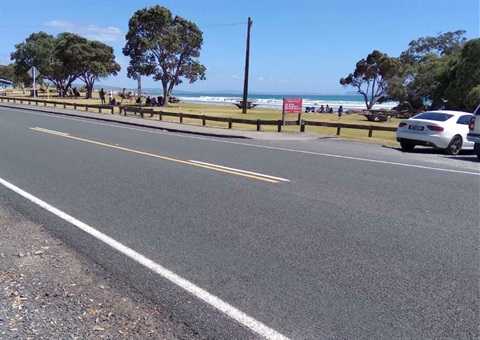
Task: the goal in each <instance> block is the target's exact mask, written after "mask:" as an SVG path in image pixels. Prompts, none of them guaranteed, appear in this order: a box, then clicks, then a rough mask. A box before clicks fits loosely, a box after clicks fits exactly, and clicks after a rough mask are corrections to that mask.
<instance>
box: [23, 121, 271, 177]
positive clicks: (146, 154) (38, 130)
mask: <svg viewBox="0 0 480 340" xmlns="http://www.w3.org/2000/svg"><path fill="white" fill-rule="evenodd" d="M30 130H34V131H37V132H43V133H47V134H50V135H54V136H58V137H63V138H69V139H74V140H78V141H81V142H85V143H90V144H95V145H100V146H105V147H108V148H112V149H117V150H122V151H127V152H131V153H136V154H138V155H144V156H149V157H154V158H160V159H164V160H167V161H171V162H177V163H181V164H186V165H191V166H196V167H199V168H204V169H209V170H214V171H218V172H224V173H227V174H231V175H237V176H242V177H247V178H252V179H257V180H259V181H264V182H269V183H278V182H279V181H277V180H274V179H269V178H264V177H260V176H255V175H249V174H245V173H241V172H236V171H233V170H226V169H221V168H216V167H213V166H208V165H203V164H198V163H193V162H189V161H184V160H181V159H176V158H171V157H166V156H160V155H156V154H154V153H149V152H144V151H138V150H134V149H129V148H124V147H122V146H117V145H113V144H107V143H102V142H97V141H94V140H90V139H85V138H80V137H75V136H71V135H68V134H61V133H58V132H55V131H50V130H45V129H41V128H30Z"/></svg>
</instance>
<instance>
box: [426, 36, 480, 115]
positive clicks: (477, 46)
mask: <svg viewBox="0 0 480 340" xmlns="http://www.w3.org/2000/svg"><path fill="white" fill-rule="evenodd" d="M436 84H437V86H436V88H435V89H434V91H433V104H434V105H435V106H438V105H439V104H440V103H441V102H443V100H442V99H445V100H448V102H447V105H446V107H448V108H450V109H457V110H464V109H470V110H473V109H474V108H475V106H476V105H475V103H473V104H472V103H470V101H471V100H472V98H475V93H477V92H476V91H477V90H476V87H478V86H480V39H472V40H470V41H468V42H467V43H466V44H465V46H464V47H463V49H462V50H461V53H460V54H458V55H455V57H452V58H450V60H449V64H448V67H447V68H445V70H444V71H443V72H442V73H441V74H440V75H439V76H438V77H437V79H436ZM472 91H473V92H472ZM471 92H472V94H471ZM467 98H469V100H468V101H467ZM477 105H478V103H477Z"/></svg>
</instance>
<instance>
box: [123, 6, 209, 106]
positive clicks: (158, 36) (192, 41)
mask: <svg viewBox="0 0 480 340" xmlns="http://www.w3.org/2000/svg"><path fill="white" fill-rule="evenodd" d="M126 40H127V43H126V45H125V47H124V48H123V54H125V55H126V56H129V57H130V67H129V68H128V71H129V72H128V75H129V77H131V78H134V79H136V78H138V76H142V75H144V76H153V79H154V80H155V81H160V82H161V83H162V87H163V94H164V96H163V97H164V102H165V103H168V99H169V97H170V96H171V94H172V91H173V88H174V87H175V86H177V85H179V84H181V83H182V82H183V79H187V80H188V81H189V82H190V83H193V82H195V81H197V80H204V79H205V71H206V68H205V66H203V65H201V64H200V63H199V61H198V60H197V59H196V58H198V57H199V56H200V49H201V46H202V44H203V37H202V32H201V31H200V29H199V28H198V27H197V26H196V25H195V24H194V23H192V22H190V21H187V20H185V19H183V18H181V17H179V16H175V17H172V13H171V12H170V11H169V10H168V9H166V8H164V7H161V6H158V5H157V6H153V7H150V8H144V9H141V10H139V11H137V12H135V13H134V15H133V16H132V18H131V19H130V21H129V23H128V33H127V35H126Z"/></svg>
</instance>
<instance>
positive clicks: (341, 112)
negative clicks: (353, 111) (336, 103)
mask: <svg viewBox="0 0 480 340" xmlns="http://www.w3.org/2000/svg"><path fill="white" fill-rule="evenodd" d="M342 114H343V106H342V105H340V107H339V108H338V119H339V120H340V118H342Z"/></svg>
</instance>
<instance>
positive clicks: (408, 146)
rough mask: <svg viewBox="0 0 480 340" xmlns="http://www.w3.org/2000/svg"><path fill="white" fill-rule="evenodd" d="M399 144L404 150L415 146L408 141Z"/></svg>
mask: <svg viewBox="0 0 480 340" xmlns="http://www.w3.org/2000/svg"><path fill="white" fill-rule="evenodd" d="M400 146H401V147H402V149H404V150H413V148H414V147H415V144H413V143H410V142H400Z"/></svg>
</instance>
